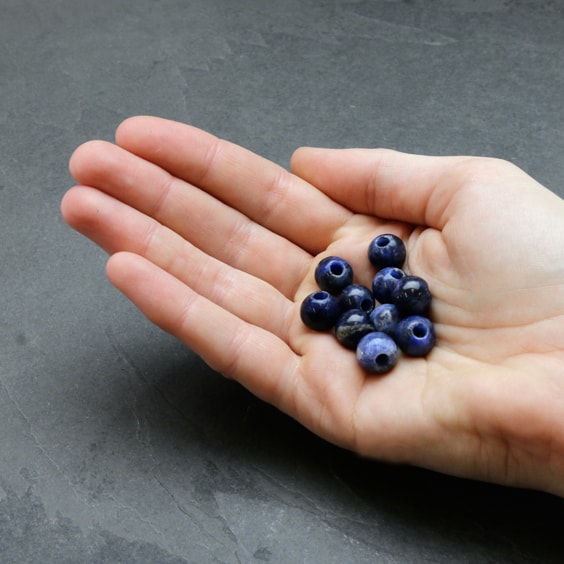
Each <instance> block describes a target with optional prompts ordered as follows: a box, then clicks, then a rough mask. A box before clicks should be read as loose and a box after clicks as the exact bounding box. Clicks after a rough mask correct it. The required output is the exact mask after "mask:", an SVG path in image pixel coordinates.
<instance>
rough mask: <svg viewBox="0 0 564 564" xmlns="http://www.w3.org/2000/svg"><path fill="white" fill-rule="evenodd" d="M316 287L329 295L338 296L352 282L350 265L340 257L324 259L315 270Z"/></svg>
mask: <svg viewBox="0 0 564 564" xmlns="http://www.w3.org/2000/svg"><path fill="white" fill-rule="evenodd" d="M315 281H316V282H317V285H318V286H319V287H320V288H321V289H322V290H325V291H327V292H330V293H331V294H338V293H340V292H341V290H343V288H345V286H348V285H349V284H352V281H353V270H352V267H351V265H350V264H349V263H348V262H347V261H346V260H345V259H343V258H341V257H334V256H331V257H325V258H324V259H322V260H321V261H320V262H319V264H318V265H317V268H316V269H315Z"/></svg>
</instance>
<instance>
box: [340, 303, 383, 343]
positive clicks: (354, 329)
mask: <svg viewBox="0 0 564 564" xmlns="http://www.w3.org/2000/svg"><path fill="white" fill-rule="evenodd" d="M373 331H374V327H373V326H372V323H370V317H369V316H368V314H367V313H366V312H365V311H363V310H361V309H349V310H348V311H345V312H344V313H343V314H341V316H340V317H339V319H337V323H335V337H336V338H337V341H339V343H341V345H343V346H344V347H346V348H347V349H351V350H354V349H356V346H357V345H358V342H359V341H360V339H362V337H364V335H367V334H368V333H372V332H373Z"/></svg>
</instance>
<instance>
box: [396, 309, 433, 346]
mask: <svg viewBox="0 0 564 564" xmlns="http://www.w3.org/2000/svg"><path fill="white" fill-rule="evenodd" d="M395 338H396V342H397V344H398V346H399V348H400V349H401V350H402V351H403V352H404V353H405V354H406V355H408V356H425V355H426V354H427V353H428V352H429V351H430V350H431V349H432V348H433V347H434V346H435V342H436V336H435V327H434V326H433V323H432V322H431V321H430V320H429V319H428V318H426V317H421V316H420V315H412V316H410V317H406V318H405V319H402V320H401V321H400V322H399V323H398V324H397V326H396V330H395Z"/></svg>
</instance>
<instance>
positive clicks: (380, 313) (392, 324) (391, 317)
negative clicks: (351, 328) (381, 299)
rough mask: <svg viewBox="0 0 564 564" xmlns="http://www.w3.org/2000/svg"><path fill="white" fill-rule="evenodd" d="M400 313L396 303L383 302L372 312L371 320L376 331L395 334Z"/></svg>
mask: <svg viewBox="0 0 564 564" xmlns="http://www.w3.org/2000/svg"><path fill="white" fill-rule="evenodd" d="M399 320H400V314H399V311H398V308H397V307H396V306H395V305H394V304H381V305H379V306H377V307H375V308H374V309H373V310H372V311H371V312H370V321H371V322H372V325H374V330H375V331H380V332H381V333H387V334H388V335H390V336H393V334H394V330H395V328H396V325H397V324H398V323H399Z"/></svg>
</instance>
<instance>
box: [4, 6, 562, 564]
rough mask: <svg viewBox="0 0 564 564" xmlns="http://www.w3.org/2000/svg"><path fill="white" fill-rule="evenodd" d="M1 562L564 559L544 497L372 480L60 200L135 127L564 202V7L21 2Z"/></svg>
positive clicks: (387, 470)
mask: <svg viewBox="0 0 564 564" xmlns="http://www.w3.org/2000/svg"><path fill="white" fill-rule="evenodd" d="M0 12H1V15H0V218H1V221H0V238H1V241H2V246H1V250H0V288H1V293H0V296H1V297H0V300H1V308H0V322H1V328H2V330H1V333H0V421H1V423H0V561H1V562H2V563H18V564H19V563H24V562H25V563H27V562H32V563H35V562H41V563H51V562H53V563H75V562H76V563H98V562H103V563H117V562H132V563H137V562H139V563H145V562H146V563H161V562H162V563H175V564H176V563H181V562H182V563H184V562H190V563H204V562H222V563H237V562H275V563H297V562H304V563H324V564H325V563H343V562H347V563H349V562H350V563H361V562H362V563H364V562H384V563H394V562H441V563H452V562H468V563H476V562H484V563H485V562H511V563H529V562H531V563H532V562H535V563H536V562H556V561H560V558H559V556H560V557H561V555H562V554H563V552H562V550H563V544H562V532H561V531H562V515H563V505H562V501H561V500H560V499H556V498H553V497H550V496H547V495H543V494H540V493H534V492H527V491H517V490H512V489H504V488H499V487H495V486H490V485H485V484H480V483H473V482H468V481H464V480H456V479H454V478H449V477H446V476H440V475H436V474H433V473H430V472H424V471H421V470H417V469H411V468H396V467H393V466H386V465H382V464H377V463H373V462H367V461H361V460H359V459H357V458H356V457H354V456H351V455H350V454H348V453H346V452H343V451H341V450H339V449H337V448H334V447H332V446H331V445H328V444H325V443H324V442H322V441H320V440H318V439H317V438H316V437H313V436H311V435H310V434H309V433H308V432H306V431H305V430H303V429H302V428H301V427H300V426H298V425H297V424H295V423H294V422H292V421H291V420H289V419H288V418H286V417H284V416H283V415H281V414H279V413H278V412H277V411H276V410H274V409H272V408H270V407H269V406H267V405H264V404H262V403H261V402H260V401H258V400H257V399H255V398H254V397H252V396H250V395H249V394H248V393H247V392H245V391H244V390H242V389H241V388H240V387H239V386H237V385H236V384H234V383H233V382H228V381H224V380H223V379H222V378H221V377H220V376H218V375H217V374H215V373H213V372H212V371H211V370H209V369H208V368H207V367H206V366H205V365H204V364H203V363H202V362H201V361H200V360H199V359H198V358H197V357H196V356H195V355H194V354H193V353H191V352H190V351H188V350H186V349H185V348H184V347H183V346H182V345H181V344H179V343H178V342H176V341H175V340H174V339H172V338H171V337H169V336H167V335H165V334H163V333H162V332H160V331H159V330H158V329H156V328H154V327H153V326H151V325H150V324H149V323H148V322H147V321H146V320H145V319H144V318H143V317H142V316H141V315H140V314H139V313H138V312H137V311H136V310H135V309H134V308H133V307H132V306H131V305H130V304H129V303H128V302H127V301H126V300H125V299H124V298H123V297H121V296H120V295H119V294H118V293H117V292H116V291H115V290H114V289H113V288H111V287H110V285H109V284H108V283H107V281H106V279H105V275H104V263H105V256H104V255H103V253H102V252H101V251H99V250H97V249H96V248H95V247H94V246H93V245H92V244H91V243H89V242H88V241H86V240H84V239H82V238H81V237H80V236H78V235H77V234H75V233H73V232H72V231H71V230H70V229H68V228H67V227H66V226H65V225H64V224H63V222H62V220H61V219H60V217H59V210H58V206H59V201H60V198H61V197H62V195H63V193H64V191H65V190H66V189H67V188H68V187H70V185H71V183H72V181H71V179H70V177H69V175H68V172H67V169H66V166H67V160H68V157H69V155H70V153H71V151H72V150H73V149H74V148H75V147H76V146H77V145H78V144H79V143H81V142H83V141H85V140H87V139H91V138H95V137H100V138H104V139H111V138H112V135H113V131H114V129H115V127H116V125H117V124H118V123H119V122H120V121H121V120H122V119H123V118H125V117H128V116H130V115H134V114H154V115H159V116H163V117H168V118H173V119H177V120H181V121H185V122H190V123H193V124H195V125H198V126H200V127H203V128H205V129H208V130H211V131H212V132H214V133H216V134H219V135H222V136H225V137H227V138H229V139H231V140H233V141H236V142H238V143H241V144H243V145H245V146H247V147H249V148H251V149H253V150H256V151H257V152H259V153H261V154H263V155H265V156H267V157H269V158H272V159H274V160H275V161H277V162H279V163H281V164H283V165H287V163H288V159H289V156H290V154H291V152H292V150H293V149H294V148H295V147H297V146H299V145H302V144H316V145H322V146H340V147H341V146H388V147H393V148H398V149H402V150H407V151H414V152H422V153H432V154H458V153H466V154H485V155H493V156H499V157H503V158H506V159H509V160H511V161H513V162H515V163H517V164H519V165H520V166H522V167H523V168H525V169H526V170H527V171H528V172H529V173H530V174H532V175H533V176H535V177H536V178H538V179H539V180H540V181H541V182H543V183H545V184H546V185H548V186H549V187H550V188H551V189H553V190H554V191H555V192H557V193H559V194H560V195H564V183H563V178H564V133H563V132H564V105H563V103H562V100H563V92H564V55H563V53H564V3H563V2H561V1H559V0H554V1H548V0H547V1H535V0H522V1H519V0H460V1H454V0H453V1H448V0H434V1H427V0H411V1H407V0H406V1H398V0H396V1H394V0H387V1H385V0H374V1H369V0H364V1H362V0H287V1H285V0H281V1H278V2H271V1H265V0H235V1H230V0H136V1H127V0H98V1H97V2H91V1H86V0H0Z"/></svg>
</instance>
